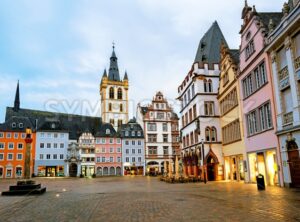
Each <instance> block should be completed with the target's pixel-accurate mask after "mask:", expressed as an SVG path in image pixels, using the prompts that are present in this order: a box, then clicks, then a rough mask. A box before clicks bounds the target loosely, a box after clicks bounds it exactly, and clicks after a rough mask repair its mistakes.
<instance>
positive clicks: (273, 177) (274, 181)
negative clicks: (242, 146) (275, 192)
mask: <svg viewBox="0 0 300 222" xmlns="http://www.w3.org/2000/svg"><path fill="white" fill-rule="evenodd" d="M277 155H278V154H277V152H276V149H275V148H274V149H266V150H261V151H256V152H250V153H247V157H248V168H249V169H248V173H249V178H250V182H252V183H256V176H257V175H259V174H261V175H263V176H264V179H265V184H266V185H270V186H273V185H279V175H278V162H277Z"/></svg>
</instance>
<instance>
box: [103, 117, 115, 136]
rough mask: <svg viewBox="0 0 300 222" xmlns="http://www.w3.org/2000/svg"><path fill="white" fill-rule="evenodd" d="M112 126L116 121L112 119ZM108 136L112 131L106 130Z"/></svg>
mask: <svg viewBox="0 0 300 222" xmlns="http://www.w3.org/2000/svg"><path fill="white" fill-rule="evenodd" d="M112 124H114V120H113V119H112ZM105 133H106V135H108V134H110V129H106V131H105Z"/></svg>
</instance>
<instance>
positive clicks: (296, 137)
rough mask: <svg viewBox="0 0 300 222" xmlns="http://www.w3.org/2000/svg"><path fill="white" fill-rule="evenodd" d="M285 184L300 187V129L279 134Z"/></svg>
mask: <svg viewBox="0 0 300 222" xmlns="http://www.w3.org/2000/svg"><path fill="white" fill-rule="evenodd" d="M279 143H280V152H281V161H282V172H283V184H282V185H284V186H286V187H300V149H299V145H300V129H297V130H296V128H294V130H290V131H288V132H285V133H283V132H281V133H280V135H279Z"/></svg>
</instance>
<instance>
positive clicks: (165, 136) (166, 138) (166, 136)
mask: <svg viewBox="0 0 300 222" xmlns="http://www.w3.org/2000/svg"><path fill="white" fill-rule="evenodd" d="M163 142H164V143H167V142H168V134H163Z"/></svg>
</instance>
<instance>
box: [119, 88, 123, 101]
mask: <svg viewBox="0 0 300 222" xmlns="http://www.w3.org/2000/svg"><path fill="white" fill-rule="evenodd" d="M118 99H122V89H121V88H119V89H118Z"/></svg>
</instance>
